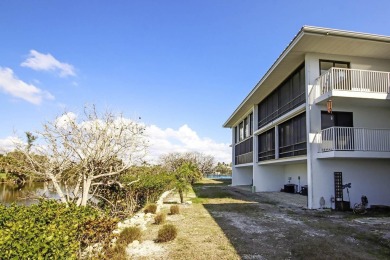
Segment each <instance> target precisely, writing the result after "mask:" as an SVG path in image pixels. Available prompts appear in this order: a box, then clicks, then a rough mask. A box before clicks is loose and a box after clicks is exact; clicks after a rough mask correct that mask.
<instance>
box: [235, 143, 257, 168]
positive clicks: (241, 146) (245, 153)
mask: <svg viewBox="0 0 390 260" xmlns="http://www.w3.org/2000/svg"><path fill="white" fill-rule="evenodd" d="M234 154H235V156H234V157H235V165H239V164H247V163H252V162H253V137H252V136H251V137H249V138H247V139H245V140H244V141H242V142H240V143H238V144H236V146H235V149H234Z"/></svg>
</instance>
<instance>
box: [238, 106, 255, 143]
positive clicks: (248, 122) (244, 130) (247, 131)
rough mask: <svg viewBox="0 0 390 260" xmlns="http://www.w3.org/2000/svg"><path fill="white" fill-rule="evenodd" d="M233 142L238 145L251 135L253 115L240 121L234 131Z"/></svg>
mask: <svg viewBox="0 0 390 260" xmlns="http://www.w3.org/2000/svg"><path fill="white" fill-rule="evenodd" d="M234 135H235V137H234V141H235V143H239V142H241V141H244V140H245V139H247V138H248V137H250V136H252V135H253V113H250V114H249V115H248V116H247V117H245V119H244V120H242V121H241V122H240V123H239V124H238V126H236V127H235V130H234Z"/></svg>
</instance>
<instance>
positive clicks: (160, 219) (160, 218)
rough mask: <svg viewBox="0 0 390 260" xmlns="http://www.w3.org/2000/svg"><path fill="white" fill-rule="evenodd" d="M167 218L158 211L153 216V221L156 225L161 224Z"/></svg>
mask: <svg viewBox="0 0 390 260" xmlns="http://www.w3.org/2000/svg"><path fill="white" fill-rule="evenodd" d="M166 218H167V214H165V213H163V212H160V213H158V214H157V215H156V216H155V217H154V223H155V224H156V225H160V224H163V223H164V222H165V219H166Z"/></svg>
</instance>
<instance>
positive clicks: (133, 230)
mask: <svg viewBox="0 0 390 260" xmlns="http://www.w3.org/2000/svg"><path fill="white" fill-rule="evenodd" d="M141 236H142V231H141V229H140V228H139V227H127V228H125V229H123V230H122V232H121V233H120V234H119V237H118V240H117V241H116V243H117V245H128V244H130V243H132V242H133V241H134V240H140V239H141Z"/></svg>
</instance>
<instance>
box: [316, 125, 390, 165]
mask: <svg viewBox="0 0 390 260" xmlns="http://www.w3.org/2000/svg"><path fill="white" fill-rule="evenodd" d="M316 142H317V144H318V153H320V154H321V155H320V156H319V157H322V158H326V157H356V158H390V129H370V128H360V127H329V128H327V129H324V130H322V131H321V132H319V133H318V134H317V138H316Z"/></svg>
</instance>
